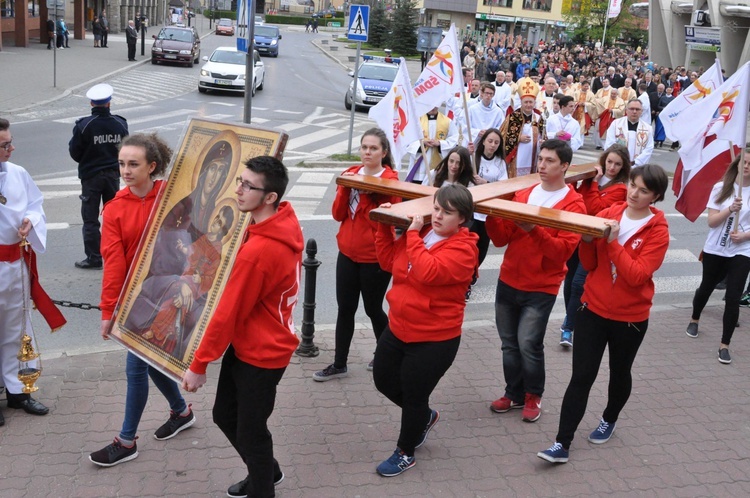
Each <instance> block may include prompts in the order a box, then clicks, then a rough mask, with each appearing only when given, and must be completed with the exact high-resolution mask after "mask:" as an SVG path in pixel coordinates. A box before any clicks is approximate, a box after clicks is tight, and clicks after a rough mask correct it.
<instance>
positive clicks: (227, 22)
mask: <svg viewBox="0 0 750 498" xmlns="http://www.w3.org/2000/svg"><path fill="white" fill-rule="evenodd" d="M231 25H232V20H231V19H219V26H231Z"/></svg>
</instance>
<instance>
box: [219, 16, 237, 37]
mask: <svg viewBox="0 0 750 498" xmlns="http://www.w3.org/2000/svg"><path fill="white" fill-rule="evenodd" d="M216 34H217V35H229V36H234V22H232V20H231V19H227V18H224V17H222V18H221V19H219V22H217V23H216Z"/></svg>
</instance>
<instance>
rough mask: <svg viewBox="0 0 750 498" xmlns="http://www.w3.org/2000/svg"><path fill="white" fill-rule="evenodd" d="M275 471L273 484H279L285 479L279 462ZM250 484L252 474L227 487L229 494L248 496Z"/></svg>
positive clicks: (233, 497) (237, 497)
mask: <svg viewBox="0 0 750 498" xmlns="http://www.w3.org/2000/svg"><path fill="white" fill-rule="evenodd" d="M275 467H276V468H275V469H274V472H273V485H274V486H278V485H279V484H281V481H283V480H284V477H285V476H284V472H282V471H281V469H280V468H279V466H278V464H277V465H276V466H275ZM248 484H250V476H247V477H246V478H244V479H243V480H241V481H240V482H238V483H235V484H232V485H231V486H229V489H227V496H229V497H231V498H245V497H246V496H247V486H248Z"/></svg>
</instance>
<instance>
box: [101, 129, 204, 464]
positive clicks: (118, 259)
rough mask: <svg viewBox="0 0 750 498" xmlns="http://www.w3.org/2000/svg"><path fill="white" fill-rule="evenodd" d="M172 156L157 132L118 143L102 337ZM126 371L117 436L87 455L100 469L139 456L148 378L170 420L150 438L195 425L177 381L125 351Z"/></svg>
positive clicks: (106, 226) (104, 247) (107, 229)
mask: <svg viewBox="0 0 750 498" xmlns="http://www.w3.org/2000/svg"><path fill="white" fill-rule="evenodd" d="M171 156H172V149H170V148H169V146H168V145H167V144H166V143H165V142H164V141H163V140H162V139H161V138H159V137H158V136H157V135H156V134H151V135H144V134H136V135H130V136H128V137H127V138H125V139H124V140H123V142H122V146H121V147H120V154H119V158H118V159H119V163H120V176H121V177H122V180H123V182H125V188H124V189H122V190H120V191H119V192H117V194H116V195H115V197H114V199H112V200H111V201H109V202H108V203H107V204H106V205H105V206H104V211H103V212H102V220H103V222H102V243H101V251H102V256H103V258H104V275H103V277H102V298H101V303H100V305H99V306H100V307H101V309H102V324H101V335H102V338H104V340H108V339H109V331H110V329H111V325H112V314H113V312H114V309H115V305H116V304H117V299H118V297H119V296H120V292H121V291H122V288H123V286H124V285H125V279H126V277H127V275H128V270H129V269H130V266H131V265H132V264H133V259H134V258H135V253H136V251H137V250H138V244H139V242H140V240H141V236H142V235H143V231H144V230H145V229H146V223H147V222H148V217H149V215H150V214H151V209H152V208H153V206H154V203H155V202H156V200H157V198H158V196H159V192H160V191H161V188H162V186H163V181H162V180H155V179H154V178H156V177H158V176H161V175H163V174H164V172H165V171H166V168H167V165H168V164H169V159H170V157H171ZM125 375H126V377H127V380H128V388H127V394H126V395H125V418H124V420H123V422H122V429H121V430H120V434H119V435H118V436H117V437H115V439H114V442H112V444H110V445H108V446H105V447H104V448H102V449H101V450H99V451H95V452H94V453H92V454H91V455H89V460H91V461H92V462H93V463H95V464H96V465H99V466H102V467H111V466H113V465H117V464H118V463H123V462H127V461H129V460H132V459H134V458H136V457H137V456H138V449H137V447H136V444H135V440H136V431H137V429H138V423H139V422H140V420H141V415H143V410H144V409H145V408H146V401H148V379H149V377H151V380H152V381H153V382H154V385H155V386H156V387H157V389H159V391H161V393H162V394H163V395H164V397H165V398H167V401H168V402H169V408H170V409H171V413H170V416H169V420H167V422H166V423H164V425H162V426H161V427H159V429H157V430H156V432H155V433H154V437H155V438H156V439H159V440H162V439H170V438H172V437H174V436H175V435H177V433H179V432H181V431H182V430H184V429H187V428H188V427H190V426H191V425H193V424H194V423H195V415H193V411H192V410H191V409H190V406H188V405H187V404H185V400H184V399H183V397H182V395H181V394H180V389H179V387H178V386H177V383H176V382H175V381H173V380H171V379H170V378H169V377H167V376H166V375H164V374H163V373H161V372H160V371H158V370H156V369H155V368H154V367H152V366H149V364H148V363H146V362H145V361H143V360H141V359H140V358H138V357H137V356H136V355H134V354H133V353H131V352H128V355H127V360H126V362H125Z"/></svg>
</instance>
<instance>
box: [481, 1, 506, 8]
mask: <svg viewBox="0 0 750 498" xmlns="http://www.w3.org/2000/svg"><path fill="white" fill-rule="evenodd" d="M482 5H487V6H490V7H508V8H511V7H513V0H482Z"/></svg>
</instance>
